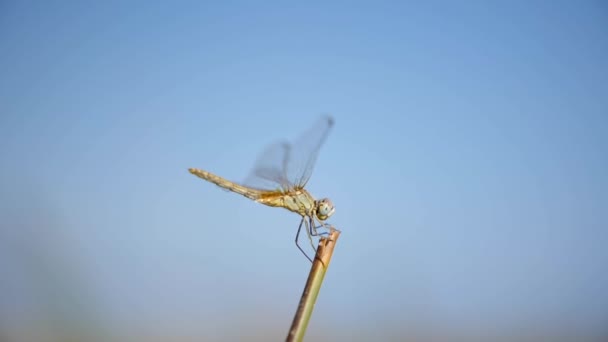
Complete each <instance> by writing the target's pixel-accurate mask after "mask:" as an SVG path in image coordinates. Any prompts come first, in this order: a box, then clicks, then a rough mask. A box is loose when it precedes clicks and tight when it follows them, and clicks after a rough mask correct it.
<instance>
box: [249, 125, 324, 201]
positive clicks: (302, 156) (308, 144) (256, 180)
mask: <svg viewBox="0 0 608 342" xmlns="http://www.w3.org/2000/svg"><path fill="white" fill-rule="evenodd" d="M333 123H334V120H333V118H332V117H330V116H322V117H321V118H319V119H318V120H317V122H316V123H315V124H314V125H313V126H312V127H310V128H309V129H308V130H307V131H306V132H305V133H304V134H303V135H302V136H300V137H299V138H298V139H297V140H296V141H294V143H293V144H288V143H286V142H278V143H275V144H272V145H270V146H268V147H267V148H266V149H265V150H264V151H263V152H262V153H261V154H260V156H259V157H258V159H257V160H256V162H255V165H254V167H253V170H252V171H251V173H250V174H249V176H248V177H247V179H246V180H245V181H244V182H243V184H244V185H246V186H249V187H252V188H256V189H263V190H277V189H279V188H280V189H283V190H289V189H290V188H292V187H304V186H305V185H306V183H307V182H308V180H309V179H310V176H311V174H312V171H313V169H314V166H315V162H316V160H317V156H318V154H319V149H320V148H321V146H322V145H323V143H324V142H325V139H326V138H327V136H328V135H329V131H330V129H331V127H332V126H333Z"/></svg>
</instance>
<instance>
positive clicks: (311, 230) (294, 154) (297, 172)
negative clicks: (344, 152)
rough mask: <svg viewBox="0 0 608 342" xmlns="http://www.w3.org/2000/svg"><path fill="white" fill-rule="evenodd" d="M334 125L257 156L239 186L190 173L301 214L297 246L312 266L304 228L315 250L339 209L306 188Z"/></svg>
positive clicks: (328, 122) (325, 120)
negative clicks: (316, 241) (316, 238)
mask: <svg viewBox="0 0 608 342" xmlns="http://www.w3.org/2000/svg"><path fill="white" fill-rule="evenodd" d="M333 125H334V119H333V117H331V116H329V115H324V116H321V117H320V118H319V119H317V121H316V122H315V123H314V124H313V125H312V126H311V127H310V128H308V130H307V131H305V132H304V133H303V134H302V135H300V137H299V138H297V139H296V140H295V141H294V142H292V143H288V142H286V141H278V142H275V143H273V144H270V145H268V146H267V147H266V149H265V150H263V152H262V153H260V155H259V156H258V158H257V160H256V161H255V164H254V167H253V169H252V170H251V172H250V173H249V175H248V176H247V178H246V179H245V181H243V182H240V183H239V182H232V181H229V180H227V179H225V178H222V177H220V176H218V175H215V174H213V173H211V172H208V171H205V170H201V169H197V168H190V169H188V171H190V173H192V174H193V175H195V176H197V177H200V178H202V179H204V180H206V181H208V182H211V183H213V184H215V185H217V186H219V187H221V188H223V189H225V190H228V191H232V192H235V193H237V194H240V195H242V196H245V197H247V198H249V199H251V200H254V201H255V202H258V203H261V204H264V205H267V206H270V207H281V208H285V209H287V210H289V211H291V212H294V213H296V214H299V215H300V216H301V220H300V225H299V226H298V231H297V233H296V238H295V243H296V246H297V247H298V249H299V250H300V251H301V252H302V253H303V254H304V255H305V256H306V258H308V260H310V261H311V262H312V259H311V258H310V257H309V256H308V254H306V252H305V251H304V249H302V247H301V246H300V244H299V242H298V240H299V237H300V232H301V230H302V226H304V227H305V231H306V234H307V235H308V239H309V240H310V244H311V246H312V248H313V250H314V249H315V246H314V243H313V239H312V237H313V236H320V235H324V234H327V232H319V231H318V229H319V228H326V229H328V230H331V229H333V227H331V226H330V225H329V224H328V223H327V222H326V220H327V219H329V218H330V217H331V216H332V215H333V214H334V212H335V210H336V209H335V207H334V205H333V203H332V201H331V200H330V199H329V198H322V199H319V200H317V199H315V198H314V197H313V196H312V195H311V194H310V193H309V192H308V191H307V190H306V189H304V187H305V186H306V184H307V183H308V180H309V179H310V176H311V175H312V171H313V169H314V166H315V163H316V161H317V156H318V154H319V150H320V148H321V146H322V145H323V143H324V142H325V140H326V139H327V136H328V135H329V133H330V131H331V128H332V127H333Z"/></svg>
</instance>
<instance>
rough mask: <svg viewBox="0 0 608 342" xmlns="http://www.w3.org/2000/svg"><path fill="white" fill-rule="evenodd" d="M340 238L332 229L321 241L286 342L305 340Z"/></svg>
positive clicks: (338, 232)
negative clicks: (309, 322)
mask: <svg viewBox="0 0 608 342" xmlns="http://www.w3.org/2000/svg"><path fill="white" fill-rule="evenodd" d="M339 236H340V231H339V230H336V229H333V227H332V230H331V232H330V234H329V236H328V237H324V238H321V239H320V240H319V246H318V247H317V254H316V255H315V260H314V262H313V263H312V267H311V269H310V273H309V274H308V280H307V281H306V286H305V287H304V292H303V293H302V298H300V304H299V305H298V311H297V312H296V315H295V317H294V318H293V323H292V324H291V329H289V334H288V335H287V340H286V341H288V342H291V341H297V342H300V341H302V340H303V339H304V334H305V333H306V328H307V327H308V321H309V320H310V316H311V315H312V310H313V309H314V306H315V302H316V301H317V296H318V295H319V290H320V289H321V284H322V283H323V278H324V277H325V272H326V271H327V268H328V267H329V261H330V260H331V256H332V254H333V252H334V246H335V245H336V241H337V240H338V237H339Z"/></svg>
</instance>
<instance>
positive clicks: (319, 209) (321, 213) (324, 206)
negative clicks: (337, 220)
mask: <svg viewBox="0 0 608 342" xmlns="http://www.w3.org/2000/svg"><path fill="white" fill-rule="evenodd" d="M315 208H316V214H317V218H318V219H319V220H321V221H325V220H327V219H328V218H329V217H330V216H331V215H333V213H334V211H336V208H335V207H334V204H333V203H332V202H331V200H330V199H329V198H323V199H320V200H318V201H316V203H315Z"/></svg>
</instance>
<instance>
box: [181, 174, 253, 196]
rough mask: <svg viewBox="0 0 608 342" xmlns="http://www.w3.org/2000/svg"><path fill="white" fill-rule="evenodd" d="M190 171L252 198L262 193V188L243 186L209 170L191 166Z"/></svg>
mask: <svg viewBox="0 0 608 342" xmlns="http://www.w3.org/2000/svg"><path fill="white" fill-rule="evenodd" d="M188 171H190V173H191V174H193V175H195V176H197V177H200V178H202V179H204V180H206V181H209V182H211V183H213V184H215V185H217V186H219V187H221V188H224V189H226V190H229V191H232V192H236V193H237V194H240V195H243V196H245V197H247V198H250V199H252V200H257V199H259V198H260V194H261V193H262V192H261V191H260V190H257V189H253V188H248V187H246V186H242V185H240V184H237V183H234V182H231V181H229V180H227V179H225V178H222V177H220V176H217V175H214V174H213V173H211V172H207V171H205V170H200V169H195V168H190V169H188Z"/></svg>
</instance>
